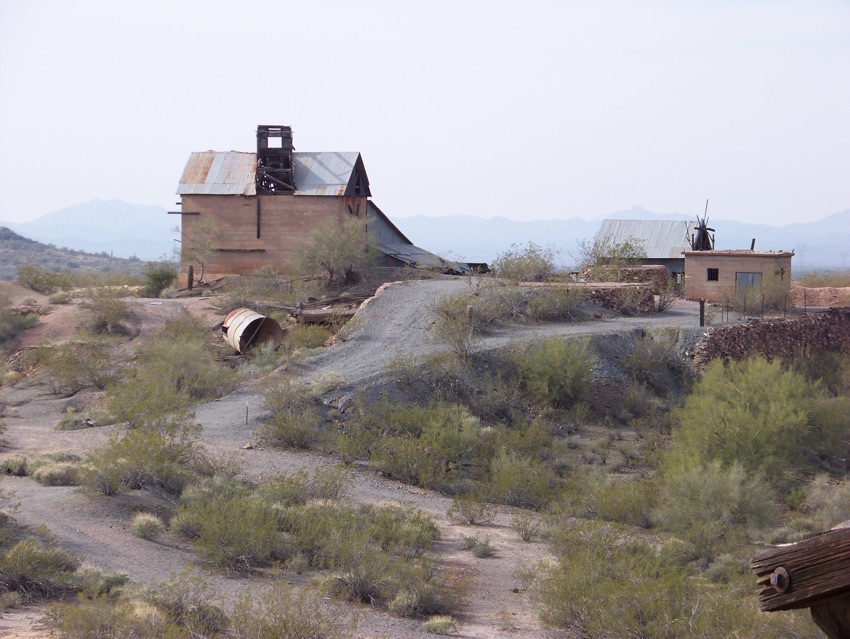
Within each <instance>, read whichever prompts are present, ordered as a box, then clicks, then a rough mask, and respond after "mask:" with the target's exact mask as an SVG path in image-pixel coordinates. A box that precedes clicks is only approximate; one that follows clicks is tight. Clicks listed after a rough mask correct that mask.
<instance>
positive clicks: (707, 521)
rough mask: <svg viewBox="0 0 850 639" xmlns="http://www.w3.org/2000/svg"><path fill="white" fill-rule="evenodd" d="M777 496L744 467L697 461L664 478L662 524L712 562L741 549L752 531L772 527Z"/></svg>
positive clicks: (758, 477)
mask: <svg viewBox="0 0 850 639" xmlns="http://www.w3.org/2000/svg"><path fill="white" fill-rule="evenodd" d="M774 513H775V497H774V494H773V491H772V489H771V487H770V485H768V484H767V483H766V482H765V480H764V479H763V478H762V477H761V476H759V475H750V474H749V473H748V472H747V471H746V470H745V469H744V467H743V466H742V465H740V464H738V463H733V464H731V465H730V466H723V465H722V464H721V463H720V462H719V461H714V462H709V463H707V464H705V465H701V464H700V463H698V462H697V461H695V460H694V461H693V462H692V463H690V464H685V465H683V466H681V467H679V468H677V469H675V470H668V472H666V473H665V475H664V478H663V486H662V499H661V506H660V507H659V509H658V512H657V519H658V522H659V523H660V524H661V526H663V527H664V528H666V529H667V530H670V531H672V532H674V533H676V534H677V535H679V536H680V537H681V538H682V539H683V540H685V541H687V542H688V543H690V544H691V545H692V546H693V548H694V551H695V552H696V553H697V555H698V556H699V557H701V558H706V559H711V558H713V557H716V556H717V555H719V554H721V553H723V552H728V551H729V550H732V549H734V548H737V547H739V546H740V544H741V543H743V542H745V541H746V540H747V538H748V533H749V532H750V531H752V530H758V529H762V528H764V527H765V526H767V525H768V524H769V523H770V522H771V520H772V518H773V517H774Z"/></svg>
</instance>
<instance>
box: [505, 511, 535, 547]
mask: <svg viewBox="0 0 850 639" xmlns="http://www.w3.org/2000/svg"><path fill="white" fill-rule="evenodd" d="M540 527H541V523H540V518H539V517H537V516H536V515H534V514H533V513H529V512H524V511H521V512H519V513H517V514H516V515H514V516H513V518H512V519H511V530H513V531H514V532H515V533H516V534H517V535H519V538H520V539H522V540H523V541H524V542H526V543H530V542H532V541H534V539H535V538H536V537H537V536H538V535H539V534H540Z"/></svg>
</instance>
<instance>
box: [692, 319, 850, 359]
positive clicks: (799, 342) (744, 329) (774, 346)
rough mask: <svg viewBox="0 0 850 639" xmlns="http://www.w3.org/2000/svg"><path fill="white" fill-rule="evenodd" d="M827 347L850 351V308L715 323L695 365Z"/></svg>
mask: <svg viewBox="0 0 850 639" xmlns="http://www.w3.org/2000/svg"><path fill="white" fill-rule="evenodd" d="M823 351H832V352H836V353H850V309H843V308H833V309H830V310H829V311H825V312H823V313H811V314H809V315H803V316H802V317H797V318H794V319H771V320H761V321H758V322H754V323H751V324H739V325H734V326H718V327H711V328H709V329H708V330H707V331H706V332H705V334H704V336H703V338H702V339H701V340H700V341H699V343H698V344H697V347H696V350H695V353H694V368H695V369H696V370H698V371H701V370H703V369H704V368H705V367H706V366H707V365H708V363H709V362H710V361H712V360H714V359H717V358H718V357H719V358H723V359H725V360H730V359H734V360H741V359H745V358H747V357H749V356H751V355H757V354H758V355H763V356H764V357H766V358H768V359H775V358H777V357H779V358H791V357H794V356H796V355H799V354H800V353H817V352H823Z"/></svg>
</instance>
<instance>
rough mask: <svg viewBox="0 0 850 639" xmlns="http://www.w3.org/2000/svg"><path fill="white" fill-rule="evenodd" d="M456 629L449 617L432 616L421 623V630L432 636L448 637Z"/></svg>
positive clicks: (455, 624)
mask: <svg viewBox="0 0 850 639" xmlns="http://www.w3.org/2000/svg"><path fill="white" fill-rule="evenodd" d="M456 629H457V622H456V621H455V620H454V618H453V617H452V616H451V615H432V616H431V617H428V619H427V620H426V621H424V622H423V623H422V630H424V631H425V632H427V633H429V634H432V635H450V634H452V633H454V631H455V630H456Z"/></svg>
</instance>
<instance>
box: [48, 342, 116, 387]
mask: <svg viewBox="0 0 850 639" xmlns="http://www.w3.org/2000/svg"><path fill="white" fill-rule="evenodd" d="M35 357H36V361H37V362H38V364H39V366H40V367H41V368H42V369H43V370H44V371H45V373H46V374H47V384H48V387H49V388H50V390H51V392H53V393H55V394H57V395H62V394H74V393H76V392H77V391H79V390H81V389H83V388H86V387H88V386H93V387H94V388H97V389H99V390H103V389H104V388H106V387H107V386H108V385H110V384H113V383H115V381H117V379H118V376H119V373H120V369H119V365H118V363H117V362H116V360H115V358H114V357H113V356H112V354H111V353H110V352H109V347H108V346H107V345H106V344H104V343H100V342H82V343H67V344H60V345H58V346H52V347H40V348H38V349H36V352H35Z"/></svg>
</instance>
